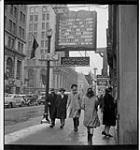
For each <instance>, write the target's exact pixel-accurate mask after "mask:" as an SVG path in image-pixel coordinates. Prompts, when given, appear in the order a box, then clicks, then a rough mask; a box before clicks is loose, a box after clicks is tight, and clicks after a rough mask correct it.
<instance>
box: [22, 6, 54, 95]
mask: <svg viewBox="0 0 140 150" xmlns="http://www.w3.org/2000/svg"><path fill="white" fill-rule="evenodd" d="M27 8H28V9H27V14H28V15H27V28H26V30H27V41H28V42H27V44H26V55H27V58H26V64H25V92H34V91H37V92H38V91H41V90H42V89H44V88H45V84H46V83H45V81H46V80H45V78H46V61H40V59H45V55H46V54H47V52H48V37H47V31H48V29H50V28H51V29H52V36H51V46H50V47H51V49H50V52H51V53H53V52H54V50H55V47H54V46H55V31H56V30H55V26H56V15H55V12H54V10H53V9H52V7H51V6H50V5H28V6H27ZM34 37H35V39H36V41H37V43H38V45H39V46H38V48H37V49H36V52H35V56H36V57H35V58H33V59H30V56H31V51H32V46H33V39H34ZM51 65H53V63H51ZM52 74H53V69H52V68H51V69H50V87H52V86H53V85H51V84H52V83H53V82H52V81H53V76H52Z"/></svg>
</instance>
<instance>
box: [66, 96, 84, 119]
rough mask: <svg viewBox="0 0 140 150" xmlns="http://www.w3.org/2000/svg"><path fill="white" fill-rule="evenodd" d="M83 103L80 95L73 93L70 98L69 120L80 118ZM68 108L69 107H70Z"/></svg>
mask: <svg viewBox="0 0 140 150" xmlns="http://www.w3.org/2000/svg"><path fill="white" fill-rule="evenodd" d="M81 103H82V98H81V95H80V94H79V93H77V94H73V93H71V94H70V95H69V96H68V106H69V107H70V108H69V110H70V111H69V118H75V117H77V118H79V117H80V114H81ZM68 106H67V107H68Z"/></svg>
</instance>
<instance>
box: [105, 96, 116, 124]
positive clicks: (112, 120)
mask: <svg viewBox="0 0 140 150" xmlns="http://www.w3.org/2000/svg"><path fill="white" fill-rule="evenodd" d="M115 111H116V105H115V103H114V98H113V97H112V96H111V95H110V94H108V93H106V94H105V96H104V102H103V124H104V125H108V126H115V124H116V112H115Z"/></svg>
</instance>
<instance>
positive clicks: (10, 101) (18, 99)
mask: <svg viewBox="0 0 140 150" xmlns="http://www.w3.org/2000/svg"><path fill="white" fill-rule="evenodd" d="M24 104H25V101H24V99H23V96H22V95H17V94H6V95H5V101H4V106H5V107H8V108H13V107H17V106H20V107H21V106H24Z"/></svg>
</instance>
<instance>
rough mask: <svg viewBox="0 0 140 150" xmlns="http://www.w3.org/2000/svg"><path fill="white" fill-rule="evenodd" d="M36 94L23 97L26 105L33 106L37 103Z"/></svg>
mask: <svg viewBox="0 0 140 150" xmlns="http://www.w3.org/2000/svg"><path fill="white" fill-rule="evenodd" d="M37 99H38V96H37V95H31V94H29V95H26V97H25V105H26V106H34V105H38V102H37Z"/></svg>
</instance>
